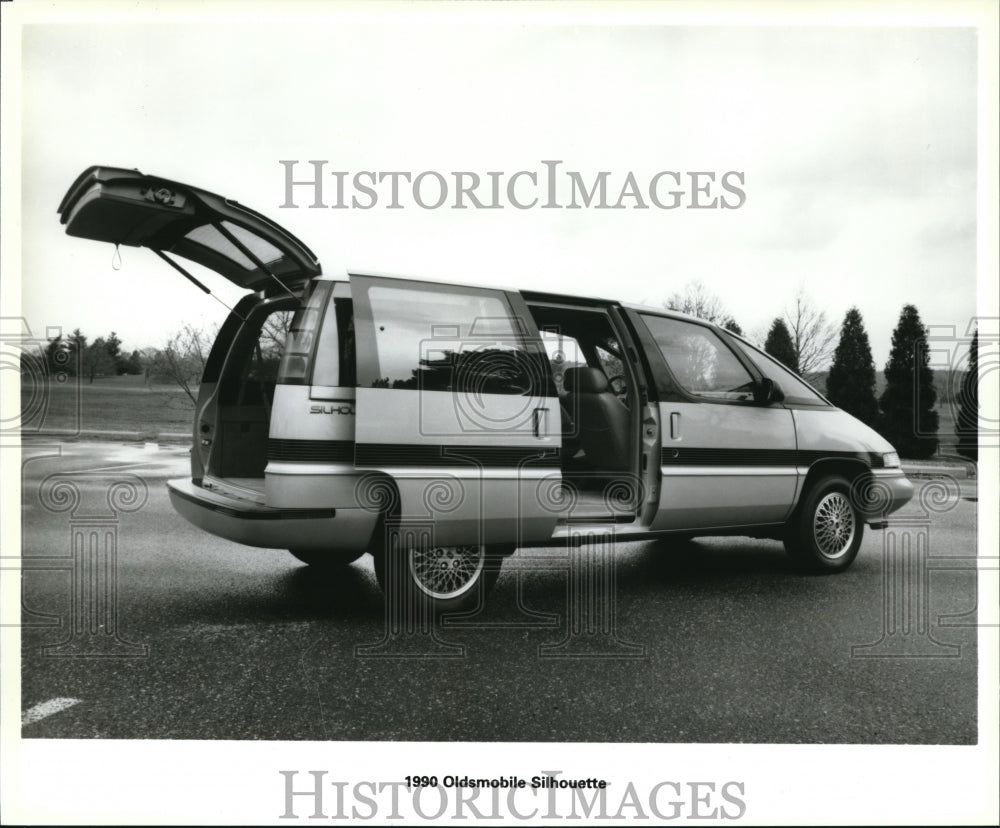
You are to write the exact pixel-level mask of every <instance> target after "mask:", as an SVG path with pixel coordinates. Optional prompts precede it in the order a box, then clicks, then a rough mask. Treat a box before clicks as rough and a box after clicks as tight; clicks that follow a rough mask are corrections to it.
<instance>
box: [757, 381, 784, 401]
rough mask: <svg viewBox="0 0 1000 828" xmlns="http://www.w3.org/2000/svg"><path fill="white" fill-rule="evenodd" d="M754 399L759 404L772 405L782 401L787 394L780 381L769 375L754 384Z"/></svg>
mask: <svg viewBox="0 0 1000 828" xmlns="http://www.w3.org/2000/svg"><path fill="white" fill-rule="evenodd" d="M753 399H754V402H755V403H757V405H770V404H771V403H776V402H781V401H782V400H783V399H785V394H784V392H783V391H782V390H781V386H780V385H778V383H776V382H775V381H774V380H773V379H770V378H769V377H764V378H763V379H762V380H761V381H760V382H758V383H756V384H755V385H754V389H753Z"/></svg>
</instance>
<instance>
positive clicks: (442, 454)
mask: <svg viewBox="0 0 1000 828" xmlns="http://www.w3.org/2000/svg"><path fill="white" fill-rule="evenodd" d="M355 463H356V464H357V465H359V466H434V467H437V466H481V467H483V468H488V469H495V468H518V467H520V466H531V467H532V468H538V467H553V468H558V467H559V452H558V451H556V450H555V449H541V448H535V447H532V446H454V445H450V446H449V445H423V446H415V445H408V444H405V443H404V444H395V445H393V444H382V443H358V445H357V450H356V452H355Z"/></svg>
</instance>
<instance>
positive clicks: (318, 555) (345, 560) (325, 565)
mask: <svg viewBox="0 0 1000 828" xmlns="http://www.w3.org/2000/svg"><path fill="white" fill-rule="evenodd" d="M288 551H289V553H290V554H291V556H292V557H293V558H296V559H297V560H300V561H302V563H304V564H309V566H311V567H312V568H313V569H318V570H320V569H340V568H342V567H345V566H347V565H348V564H351V563H354V561H356V560H357V559H358V558H360V557H361V556H362V555H364V554H365V553H364V551H361V552H346V551H343V550H335V549H321V550H317V549H289V550H288Z"/></svg>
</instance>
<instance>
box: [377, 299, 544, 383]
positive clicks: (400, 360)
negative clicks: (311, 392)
mask: <svg viewBox="0 0 1000 828" xmlns="http://www.w3.org/2000/svg"><path fill="white" fill-rule="evenodd" d="M367 295H368V304H369V306H370V307H371V316H372V324H373V328H374V335H375V350H376V354H375V355H374V356H375V357H376V359H375V360H374V361H370V363H369V364H370V365H371V367H370V368H369V370H368V373H371V374H372V375H371V376H362V377H360V378H359V380H360V384H362V385H364V386H365V387H372V388H395V389H405V390H414V391H415V390H423V391H453V392H462V393H476V394H530V393H533V391H534V390H535V386H536V385H537V384H538V378H537V376H535V375H537V374H538V370H537V360H536V359H535V358H534V357H533V356H531V355H529V353H528V351H527V350H526V347H525V343H524V336H523V334H522V333H521V332H520V330H519V327H518V322H517V321H516V320H515V319H514V317H513V314H512V312H511V309H510V306H509V305H508V303H507V301H506V299H505V298H503V297H502V296H498V295H496V294H495V292H492V291H485V290H480V289H476V288H460V287H452V286H448V287H447V288H445V287H442V286H432V285H421V286H420V287H409V286H406V285H399V286H396V285H378V284H376V285H371V286H369V287H367Z"/></svg>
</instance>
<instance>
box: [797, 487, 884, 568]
mask: <svg viewBox="0 0 1000 828" xmlns="http://www.w3.org/2000/svg"><path fill="white" fill-rule="evenodd" d="M864 532H865V522H864V519H863V518H862V516H861V514H860V513H859V512H858V510H857V508H856V507H855V506H854V503H853V502H852V499H851V484H850V481H848V480H847V478H845V477H841V476H840V475H830V476H828V477H823V478H820V479H819V480H817V481H816V482H815V483H814V484H813V486H812V487H811V488H810V489H809V491H808V492H806V494H805V497H804V498H803V500H802V503H801V504H800V505H799V507H798V509H796V511H795V514H794V515H793V516H792V519H791V520H790V521H789V522H788V525H787V527H786V533H785V550H786V551H787V552H788V554H789V555H790V556H791V557H792V558H793V559H794V560H795V561H796V562H797V563H798V564H799V565H800V566H801V567H802V568H803V569H805V570H807V571H809V572H817V573H834V572H843V571H844V570H845V569H847V568H848V567H849V566H850V565H851V564H852V563H854V559H855V558H856V557H857V556H858V549H860V548H861V539H862V538H863V537H864Z"/></svg>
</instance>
